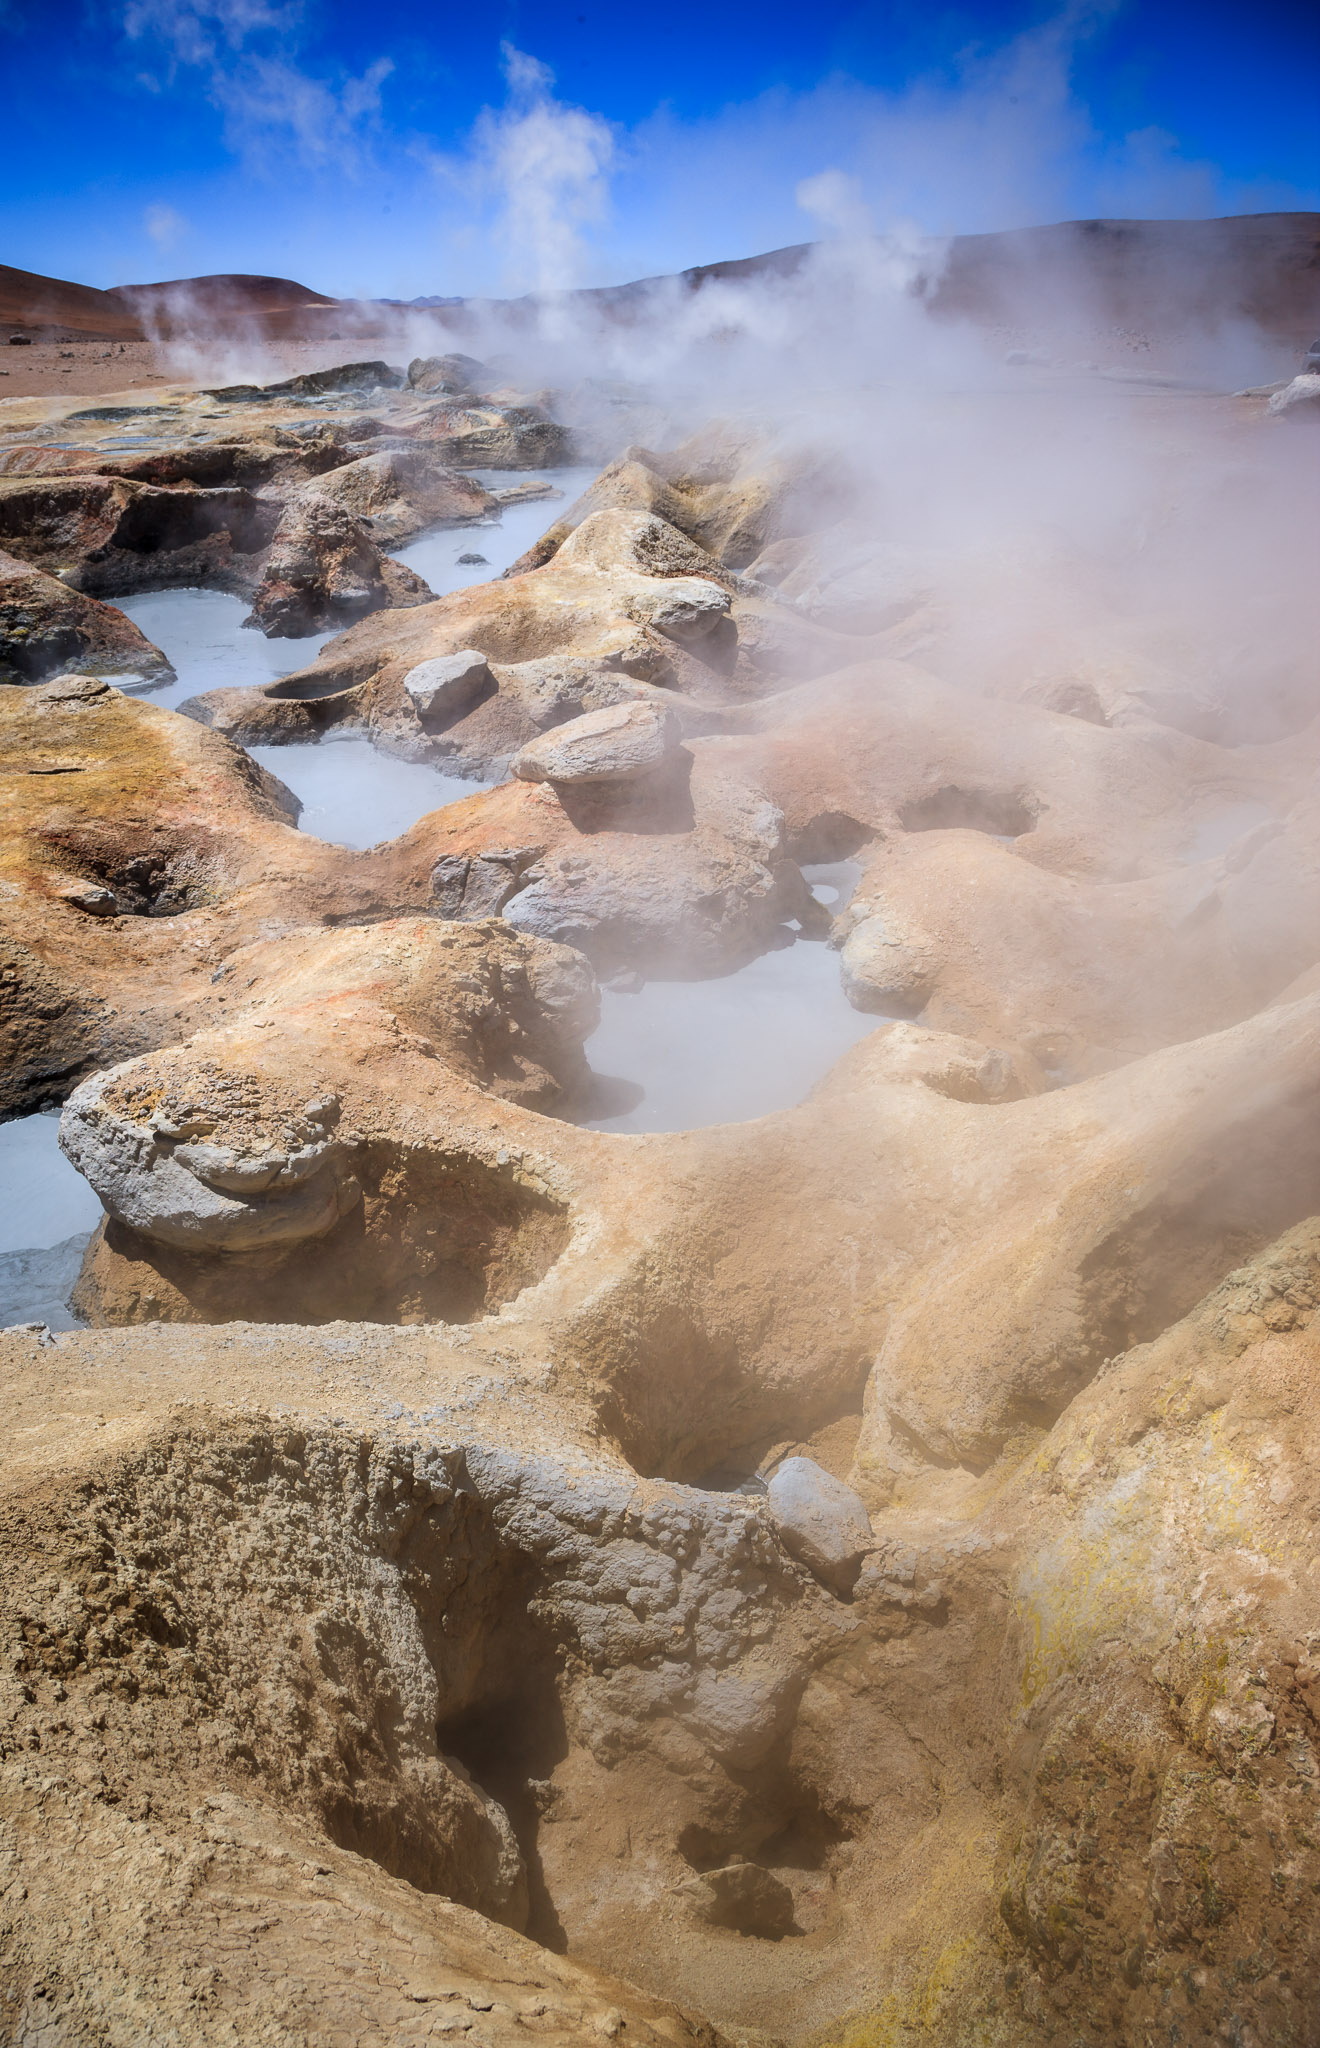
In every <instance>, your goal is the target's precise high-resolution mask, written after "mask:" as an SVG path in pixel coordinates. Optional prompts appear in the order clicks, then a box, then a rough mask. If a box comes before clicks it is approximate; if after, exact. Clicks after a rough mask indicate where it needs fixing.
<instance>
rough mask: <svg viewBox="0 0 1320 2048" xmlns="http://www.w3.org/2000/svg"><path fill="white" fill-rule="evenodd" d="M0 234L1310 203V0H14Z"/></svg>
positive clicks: (395, 235) (614, 223)
mask: <svg viewBox="0 0 1320 2048" xmlns="http://www.w3.org/2000/svg"><path fill="white" fill-rule="evenodd" d="M0 49H2V50H3V61H4V70H5V76H4V81H3V83H4V106H5V119H6V134H5V178H4V190H3V193H2V194H0V230H2V232H0V258H3V260H4V261H6V262H9V263H12V264H16V265H18V266H20V267H22V268H26V269H33V270H40V271H45V272H47V273H49V274H53V275H58V276H65V277H73V278H78V279H80V280H82V281H84V282H87V283H90V284H100V285H109V284H119V283H130V282H137V281H144V280H149V279H155V278H163V277H176V276H188V275H197V274H203V273H207V272H212V271H220V270H247V271H262V272H275V273H278V274H281V275H284V276H295V277H298V278H300V279H301V280H302V281H304V282H305V283H308V284H311V285H313V286H315V287H316V288H318V289H320V290H323V291H326V292H331V293H352V292H362V293H369V294H384V295H390V296H400V297H412V296H414V295H417V294H421V293H432V292H434V293H470V292H492V293H503V292H506V291H516V290H521V289H527V288H529V287H535V286H547V287H552V286H555V285H568V284H575V283H608V282H613V281H618V280H622V279H625V278H628V277H633V276H639V275H644V274H647V273H651V272H656V271H664V270H671V269H676V268H681V267H682V266H683V265H685V264H690V263H701V262H709V261H713V260H715V259H716V258H719V257H724V256H738V255H745V254H751V253H753V252H754V251H757V250H760V249H765V248H771V247H775V246H777V245H780V244H783V243H786V242H793V241H802V240H806V239H808V238H811V237H813V236H815V235H818V234H821V233H830V232H837V231H848V230H849V229H852V228H854V227H856V226H857V225H858V224H864V223H866V222H871V223H873V224H875V225H876V226H879V227H882V228H883V227H889V226H891V225H893V224H894V223H897V222H904V223H910V224H912V225H914V226H916V227H917V228H920V229H922V230H924V231H927V232H934V233H949V232H976V231H980V230H985V229H990V228H996V227H1009V226H1018V225H1025V224H1029V223H1031V222H1037V221H1047V220H1058V219H1064V218H1070V217H1075V216H1077V215H1087V216H1089V215H1095V214H1120V215H1144V216H1155V217H1158V216H1163V215H1200V214H1206V213H1214V212H1256V211H1264V210H1268V209H1271V208H1274V207H1308V208H1311V207H1320V111H1318V109H1320V31H1318V29H1317V18H1316V10H1315V9H1314V7H1313V6H1312V5H1307V6H1303V5H1301V4H1298V0H1256V4H1254V5H1252V6H1246V5H1232V6H1227V5H1216V4H1215V0H1199V4H1194V0H1151V4H1144V5H1143V4H1140V0H1128V4H1126V5H1123V4H1117V0H1112V4H1111V0H1074V4H1071V5H1069V6H1067V7H1065V8H1064V9H1063V10H1059V9H1055V10H1053V11H1042V10H1041V9H1040V8H1033V7H1027V6H1020V5H1019V6H1013V5H1008V4H1001V5H994V6H980V7H965V6H964V7H957V6H952V7H947V8H946V7H941V6H939V5H938V4H935V5H923V4H921V0H869V4H861V5H856V4H845V0H813V4H803V0H794V4H793V5H791V6H790V5H778V4H776V0H760V4H753V0H725V4H723V5H718V6H717V5H712V4H711V0H668V4H667V5H666V6H665V8H664V9H663V10H657V9H653V8H643V7H640V6H638V5H637V4H636V0H612V4H611V5H610V6H609V7H605V6H602V5H601V4H599V0H554V4H545V0H507V4H504V5H497V6H488V5H484V4H482V0H474V4H467V5H463V6H459V7H454V8H451V9H449V10H447V11H445V10H441V9H439V8H437V7H435V6H434V5H431V6H417V5H411V4H405V0H374V4H371V5H364V4H363V0H351V4H349V0H67V4H62V5H60V6H58V7H55V6H52V5H51V4H49V0H0Z"/></svg>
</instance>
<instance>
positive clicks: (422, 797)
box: [0, 470, 877, 1329]
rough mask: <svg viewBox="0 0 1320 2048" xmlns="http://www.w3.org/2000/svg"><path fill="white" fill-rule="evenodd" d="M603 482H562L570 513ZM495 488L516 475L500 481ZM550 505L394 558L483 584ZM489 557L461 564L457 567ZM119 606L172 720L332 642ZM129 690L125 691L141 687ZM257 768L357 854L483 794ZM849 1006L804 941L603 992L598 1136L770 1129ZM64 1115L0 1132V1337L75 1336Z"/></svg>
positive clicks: (78, 1197) (847, 1019)
mask: <svg viewBox="0 0 1320 2048" xmlns="http://www.w3.org/2000/svg"><path fill="white" fill-rule="evenodd" d="M593 474H594V472H592V471H589V470H583V471H581V472H577V471H570V472H567V473H565V472H557V473H556V474H555V481H556V483H557V484H560V485H562V486H563V487H564V497H563V498H562V499H561V500H560V501H559V502H565V501H566V500H568V499H571V498H572V497H574V496H576V495H577V494H578V493H579V492H580V491H581V490H582V489H583V488H584V487H585V485H586V484H587V483H588V482H590V481H591V478H592V475H593ZM484 480H485V481H488V482H493V483H497V484H509V483H511V482H517V481H519V479H518V478H517V477H516V476H510V475H509V474H508V473H507V472H506V473H503V474H499V475H496V474H492V475H491V476H489V477H486V478H485V479H484ZM546 523H547V503H546V501H545V500H544V499H541V500H534V501H531V502H529V503H527V504H525V505H516V506H511V507H508V508H506V510H505V512H504V514H503V518H502V520H501V522H500V523H499V524H498V525H492V526H489V527H465V528H457V529H456V528H452V527H450V528H445V529H444V530H442V531H440V532H437V533H434V534H430V535H424V536H423V537H422V538H421V539H419V540H417V541H415V542H413V543H412V544H411V545H410V546H409V547H407V548H404V549H402V550H400V552H399V559H400V560H401V561H403V562H405V563H407V565H408V566H409V567H411V568H414V569H416V570H417V571H418V573H419V574H421V575H424V576H425V577H426V579H427V581H428V582H429V583H430V585H431V587H432V589H434V590H435V591H436V592H437V594H442V593H444V592H447V591H449V590H456V589H460V588H462V587H463V586H464V585H465V584H467V583H471V582H476V581H487V580H489V579H490V578H491V577H493V576H496V575H498V574H499V573H500V572H501V570H502V569H503V568H505V567H507V566H508V565H509V564H510V563H512V562H513V561H515V560H516V559H517V558H518V556H519V555H520V554H521V553H522V552H523V551H524V550H525V549H526V548H527V547H529V546H530V545H531V543H532V541H533V540H535V539H536V538H537V537H538V535H539V534H540V533H541V532H543V531H544V528H545V526H546ZM465 553H467V554H471V553H478V554H481V555H484V556H485V557H486V560H485V561H483V562H479V563H466V564H463V563H460V562H459V560H458V557H459V555H461V554H465ZM120 609H121V610H122V611H124V612H125V613H127V615H128V616H129V617H130V618H131V619H133V620H134V621H135V623H136V624H137V625H138V626H140V627H141V629H142V631H143V632H144V633H145V634H146V635H147V637H148V638H149V639H150V640H152V641H153V642H154V644H155V645H156V646H158V647H159V648H161V649H162V651H163V652H164V653H165V654H166V655H168V657H169V659H170V661H171V663H172V664H173V666H174V669H175V671H176V677H177V680H176V681H175V682H173V683H169V684H166V685H164V686H163V687H159V688H147V687H144V688H143V689H142V691H141V694H142V695H144V696H149V697H150V699H151V701H152V702H153V703H156V704H160V705H162V706H164V707H165V708H167V709H174V708H176V707H177V706H178V705H180V704H182V703H183V702H184V701H185V700H186V699H188V698H190V697H195V696H199V695H200V694H201V693H202V692H204V691H206V690H213V689H218V688H221V687H242V686H247V687H251V686H259V685H261V684H263V683H267V682H270V681H271V680H273V679H274V678H276V677H278V676H282V675H288V674H290V673H292V671H293V670H295V669H298V668H302V667H304V666H305V665H306V664H307V662H308V661H309V660H310V659H311V658H312V656H313V655H314V654H315V653H316V652H317V651H318V650H319V649H320V648H321V647H322V646H323V645H324V644H325V642H326V640H328V639H329V638H330V637H331V636H330V635H329V634H324V633H323V634H315V635H312V636H310V637H309V638H307V639H302V640H267V639H266V638H265V637H264V635H262V634H260V633H258V632H255V631H252V630H249V629H245V628H244V627H243V623H242V622H243V619H244V618H245V617H246V615H247V610H248V607H247V605H246V603H245V602H244V600H243V599H242V598H239V597H234V596H230V595H228V594H227V593H225V592H223V591H214V590H190V589H182V590H160V591H151V592H146V593H142V594H139V595H137V596H134V597H126V598H124V599H122V600H121V601H120ZM128 687H130V688H131V687H132V686H131V684H130V685H128ZM251 753H252V757H253V759H254V760H257V761H259V762H260V763H261V765H262V766H263V767H265V768H267V769H268V770H269V771H270V772H271V774H273V775H275V776H277V777H278V779H279V780H280V781H281V782H283V783H284V784H285V786H286V787H287V788H289V789H291V790H292V791H293V793H294V795H295V796H297V797H298V799H299V801H300V802H301V803H302V805H303V810H302V814H301V817H300V819H299V825H300V829H302V830H303V831H305V832H310V833H314V834H315V835H316V836H317V837H318V838H321V839H325V840H329V841H331V842H333V843H335V844H338V845H342V846H347V847H352V848H355V849H360V848H365V847H368V846H373V845H376V844H378V843H379V842H380V841H382V840H386V839H392V838H397V837H398V835H399V834H400V833H403V832H406V831H407V830H408V829H409V827H410V826H411V825H413V824H415V823H416V821H417V819H418V818H420V817H423V816H425V814H426V813H427V812H428V811H433V810H437V809H439V808H440V807H441V806H442V805H444V804H447V803H454V802H457V801H460V800H461V799H463V798H465V797H469V796H472V795H473V794H474V793H476V792H477V791H478V790H480V789H485V788H490V787H491V786H492V785H491V784H489V783H481V782H471V781H466V780H463V779H461V778H459V777H457V776H452V775H444V774H442V773H441V772H440V771H439V770H438V769H435V768H432V767H430V766H429V765H428V764H426V763H423V762H413V761H402V760H397V759H395V758H393V757H391V756H389V755H387V754H383V753H381V752H380V751H379V750H378V749H377V748H375V747H374V746H373V745H372V744H371V742H370V741H369V740H368V739H366V738H365V737H363V736H361V735H358V734H331V735H329V736H327V737H326V738H324V739H322V740H320V741H317V742H315V743H312V744H307V745H301V744H300V745H293V746H278V747H253V748H252V749H251ZM804 872H805V874H806V877H807V880H808V881H809V882H810V883H811V884H812V886H813V889H814V891H815V893H816V895H817V897H818V898H819V900H820V901H821V902H823V903H826V904H828V905H829V906H830V907H832V908H837V907H838V906H839V905H840V904H841V903H842V902H843V901H844V900H846V897H847V895H848V894H849V893H850V891H851V888H852V886H853V884H854V882H855V879H856V870H855V869H853V868H852V867H851V866H850V864H849V863H846V862H845V863H841V864H837V865H835V866H833V867H819V868H807V869H806V870H804ZM876 1023H877V1019H876V1018H874V1017H871V1016H863V1015H861V1014H859V1013H858V1012H857V1011H856V1010H854V1009H853V1008H852V1007H851V1005H850V1004H849V1003H848V1001H847V999H846V997H845V996H844V993H843V989H842V986H841V984H840V979H839V962H838V955H837V954H836V953H835V952H834V951H833V950H832V949H831V948H830V947H829V946H827V945H824V944H822V943H820V942H818V941H811V942H808V941H806V940H803V939H797V940H796V941H795V942H794V943H791V944H788V945H786V946H785V947H783V948H782V949H781V950H778V951H775V952H771V953H767V954H765V955H763V956H762V957H761V958H760V959H758V960H754V961H752V962H751V963H750V964H749V965H748V966H746V967H744V968H742V969H741V970H740V971H739V972H737V973H735V974H731V975H726V976H724V977H722V978H720V979H718V980H713V981H681V982H675V981H651V982H647V983H646V984H645V985H644V986H643V987H642V988H641V989H640V990H639V991H638V992H637V993H635V994H633V993H627V994H625V993H622V992H619V991H615V990H610V989H606V990H604V991H603V992H602V996H601V1021H600V1025H599V1027H598V1029H597V1031H596V1032H595V1034H594V1035H593V1037H592V1038H591V1040H590V1041H589V1042H588V1045H587V1056H588V1058H589V1060H590V1062H591V1065H592V1067H593V1069H594V1070H595V1072H596V1073H597V1074H598V1075H600V1076H601V1077H602V1080H603V1081H605V1082H606V1083H607V1084H609V1085H608V1087H607V1089H605V1090H603V1091H602V1093H603V1097H604V1098H605V1099H606V1100H608V1101H609V1102H610V1105H611V1113H608V1114H605V1115H602V1116H599V1117H597V1118H596V1119H594V1120H593V1121H592V1123H591V1128H592V1129H595V1130H600V1131H605V1132H618V1133H629V1132H644V1131H679V1130H692V1129H697V1128H700V1127H701V1126H704V1125H708V1124H715V1123H738V1122H743V1121H745V1120H747V1119H749V1118H753V1117H759V1116H768V1115H770V1114H772V1113H773V1112H774V1111H776V1110H780V1109H786V1108H789V1107H791V1106H792V1105H794V1104H796V1103H798V1102H800V1101H802V1100H803V1098H804V1097H805V1096H806V1095H807V1094H809V1093H810V1091H811V1089H812V1088H813V1087H814V1086H815V1084H816V1082H817V1081H819V1080H820V1079H821V1077H822V1076H823V1075H824V1074H825V1073H827V1072H828V1070H829V1068H830V1067H831V1066H832V1065H833V1064H834V1062H835V1061H836V1060H837V1059H838V1058H839V1057H840V1056H841V1055H842V1054H843V1053H844V1052H846V1051H847V1050H848V1048H849V1047H850V1046H851V1045H854V1044H855V1043H856V1042H857V1041H858V1039H860V1038H863V1037H865V1036H866V1034H867V1033H868V1032H869V1031H871V1030H873V1029H874V1028H875V1026H876ZM58 1129H59V1116H58V1112H55V1111H43V1112H41V1113H40V1114H38V1115H35V1116H29V1117H24V1118H20V1119H18V1120H16V1121H15V1122H13V1123H10V1124H8V1125H4V1126H0V1328H3V1327H5V1326H6V1325H8V1324H12V1323H17V1322H38V1321H39V1322H43V1323H45V1324H47V1325H48V1326H49V1327H50V1328H51V1329H71V1328H74V1327H75V1326H76V1323H77V1318H76V1317H75V1316H74V1315H73V1314H72V1312H71V1311H70V1309H69V1306H68V1300H69V1295H70V1292H71V1290H72V1288H73V1285H74V1283H75V1281H76V1279H77V1276H78V1270H79V1266H80V1263H81V1259H82V1255H83V1251H84V1249H85V1247H86V1245H87V1242H88V1238H89V1236H90V1234H91V1232H92V1231H93V1230H94V1229H95V1228H96V1226H97V1224H98V1223H99V1221H100V1218H101V1214H102V1210H101V1204H100V1202H99V1200H98V1198H97V1197H96V1195H95V1194H94V1193H93V1191H92V1189H91V1188H90V1187H89V1186H88V1185H87V1183H86V1181H84V1180H83V1178H82V1176H81V1175H80V1174H79V1173H78V1172H77V1171H76V1170H75V1168H74V1167H72V1166H71V1165H70V1164H69V1163H68V1161H67V1160H66V1159H65V1158H64V1155H63V1153H61V1152H60V1150H59V1146H58Z"/></svg>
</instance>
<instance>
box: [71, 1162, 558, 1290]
mask: <svg viewBox="0 0 1320 2048" xmlns="http://www.w3.org/2000/svg"><path fill="white" fill-rule="evenodd" d="M354 1167H355V1173H356V1177H357V1179H358V1181H359V1182H360V1184H361V1189H362V1198H361V1200H360V1201H359V1202H357V1203H356V1204H355V1205H354V1206H353V1208H351V1209H350V1210H349V1212H348V1214H347V1215H344V1216H342V1217H341V1219H340V1221H339V1222H338V1223H337V1224H335V1226H334V1228H333V1229H332V1230H330V1231H329V1232H327V1234H326V1235H325V1236H323V1237H319V1238H313V1239H311V1240H308V1239H300V1240H297V1241H295V1242H293V1243H291V1244H287V1245H280V1246H278V1247H277V1248H274V1249H270V1250H265V1251H257V1252H249V1253H233V1254H220V1253H212V1254H210V1255H206V1254H205V1253H197V1252H192V1251H182V1250H178V1249H175V1248H173V1247H171V1246H169V1245H165V1244H162V1243H160V1242H159V1241H157V1240H155V1239H148V1238H146V1237H144V1236H142V1235H141V1234H140V1233H139V1232H137V1231H135V1230H133V1229H131V1228H130V1227H129V1226H128V1225H126V1224H124V1223H121V1222H116V1221H111V1222H110V1223H108V1224H107V1226H106V1228H105V1231H104V1233H103V1235H102V1237H101V1239H100V1240H99V1241H98V1242H97V1243H95V1244H94V1245H93V1248H92V1251H91V1252H90V1253H89V1260H88V1266H87V1268H86V1270H85V1271H84V1274H83V1277H82V1279H81V1281H80V1282H79V1285H78V1287H77V1289H76V1290H75V1293H74V1306H75V1308H76V1309H77V1310H78V1311H79V1313H80V1314H83V1315H85V1316H86V1317H87V1319H88V1321H90V1322H93V1323H98V1324H113V1323H134V1322H142V1321H153V1320H162V1321H171V1322H204V1323H223V1322H232V1321H236V1320H243V1321H251V1322H261V1323H308V1324H317V1323H327V1322H340V1321H344V1322H375V1323H469V1322H474V1321H475V1320H477V1318H479V1317H480V1316H483V1315H488V1314H490V1313H491V1312H492V1311H493V1310H495V1309H497V1308H499V1307H500V1306H501V1305H502V1304H503V1303H504V1302H507V1301H512V1300H514V1299H515V1297H516V1296H517V1295H519V1294H521V1293H522V1291H523V1289H524V1288H527V1287H531V1286H533V1285H534V1284H535V1283H536V1282H537V1281H538V1280H541V1279H543V1278H544V1277H545V1275H546V1274H547V1273H548V1272H549V1270H550V1268H551V1267H552V1266H553V1265H554V1263H555V1261H556V1260H557V1259H558V1258H559V1256H560V1254H561V1253H562V1252H563V1251H564V1249H565V1247H566V1245H567V1243H568V1240H569V1236H570V1234H571V1228H572V1225H571V1222H570V1218H569V1214H568V1209H567V1206H566V1205H565V1204H564V1203H563V1202H561V1201H559V1200H557V1199H556V1198H554V1197H553V1196H551V1195H550V1194H548V1193H546V1192H544V1191H543V1190H541V1189H539V1188H536V1187H533V1186H531V1185H529V1184H528V1183H527V1182H526V1180H524V1179H518V1178H515V1177H514V1175H513V1172H512V1170H509V1171H508V1172H505V1171H503V1170H501V1169H500V1168H498V1167H492V1166H488V1165H487V1164H486V1163H485V1162H484V1161H483V1160H480V1159H477V1158H474V1157H472V1156H471V1155H469V1154H466V1153H459V1152H452V1153H451V1152H441V1151H431V1150H424V1149H422V1148H420V1147H419V1148H415V1149H414V1148H409V1147H406V1146H400V1145H397V1144H394V1143H387V1142H383V1141H382V1142H378V1143H374V1144H370V1145H368V1146H366V1147H365V1149H364V1151H363V1153H362V1155H361V1157H360V1159H358V1160H356V1161H355V1162H354Z"/></svg>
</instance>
